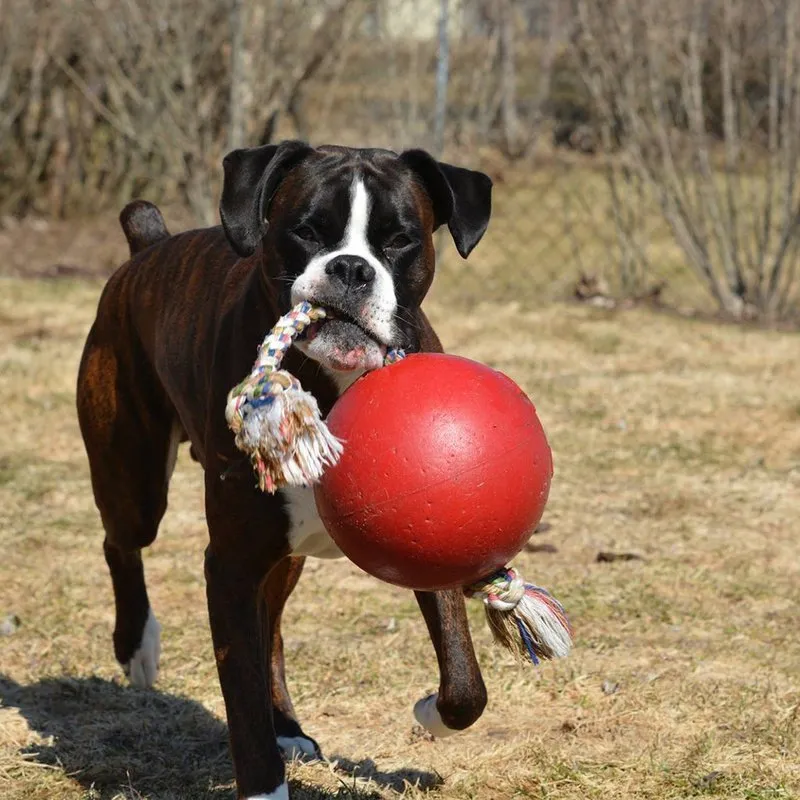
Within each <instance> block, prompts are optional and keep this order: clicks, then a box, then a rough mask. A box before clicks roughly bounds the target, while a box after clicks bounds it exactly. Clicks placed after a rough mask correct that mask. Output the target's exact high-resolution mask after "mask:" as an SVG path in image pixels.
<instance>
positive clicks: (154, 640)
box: [122, 608, 161, 689]
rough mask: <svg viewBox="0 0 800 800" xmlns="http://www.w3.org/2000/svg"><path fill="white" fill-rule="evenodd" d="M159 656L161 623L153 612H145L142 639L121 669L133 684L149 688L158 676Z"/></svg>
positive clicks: (140, 687) (150, 610)
mask: <svg viewBox="0 0 800 800" xmlns="http://www.w3.org/2000/svg"><path fill="white" fill-rule="evenodd" d="M160 657H161V625H160V623H159V621H158V620H157V619H156V618H155V615H154V614H153V609H152V608H151V609H149V610H148V612H147V621H146V622H145V624H144V630H143V631H142V641H141V643H140V644H139V647H138V648H137V650H136V652H135V653H134V654H133V658H131V660H130V661H129V662H128V663H127V664H124V665H123V667H122V668H123V670H124V671H125V674H126V675H127V676H128V680H129V681H130V682H131V684H132V685H133V686H136V687H138V688H139V689H149V688H150V687H151V686H152V685H153V684H154V683H155V682H156V678H157V677H158V663H159V659H160Z"/></svg>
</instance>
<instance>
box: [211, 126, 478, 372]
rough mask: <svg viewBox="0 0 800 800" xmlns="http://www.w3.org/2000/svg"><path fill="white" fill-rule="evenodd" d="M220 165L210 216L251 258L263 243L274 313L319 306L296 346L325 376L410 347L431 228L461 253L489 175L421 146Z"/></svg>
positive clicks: (264, 154) (290, 148)
mask: <svg viewBox="0 0 800 800" xmlns="http://www.w3.org/2000/svg"><path fill="white" fill-rule="evenodd" d="M224 167H225V181H224V186H223V192H222V201H221V203H220V215H221V217H222V224H223V226H224V228H225V233H226V234H227V236H228V239H229V241H230V243H231V245H232V247H233V248H234V250H236V252H237V253H239V255H241V256H249V255H251V254H252V253H253V252H255V250H256V248H257V247H258V246H259V245H262V247H263V268H264V269H265V270H266V272H267V275H268V277H269V278H270V279H271V280H273V281H275V283H276V287H277V292H278V297H279V299H280V307H281V311H282V312H285V311H287V310H288V309H289V308H290V306H292V305H294V304H296V303H298V302H300V301H302V300H308V301H310V302H312V303H314V304H317V305H321V306H323V307H325V308H326V309H327V310H328V312H329V316H328V318H327V319H326V320H324V321H323V322H322V323H319V324H317V325H314V326H312V328H311V329H309V331H308V334H307V335H306V337H305V338H304V339H303V340H302V341H301V342H298V347H300V349H301V350H303V352H304V353H305V354H306V355H308V356H309V357H310V358H313V359H315V360H316V361H319V362H320V363H322V364H323V365H325V366H327V367H330V368H332V369H335V370H341V371H352V370H359V371H363V370H365V369H373V368H375V367H378V366H380V365H381V364H382V362H383V356H384V355H385V353H386V351H387V349H388V348H404V349H406V350H410V351H413V350H415V349H416V346H417V342H416V333H417V326H418V323H417V320H418V310H419V307H420V304H421V303H422V300H423V298H424V297H425V294H426V293H427V291H428V289H429V287H430V285H431V281H432V280H433V271H434V260H435V258H434V246H433V232H434V231H435V230H436V229H437V228H438V227H439V226H440V225H447V226H448V228H449V229H450V233H451V234H452V236H453V240H454V241H455V244H456V248H457V249H458V252H459V253H460V254H461V255H462V257H464V258H466V257H467V256H468V255H469V253H470V252H471V251H472V249H473V248H474V247H475V245H477V244H478V242H479V241H480V239H481V237H482V236H483V234H484V232H485V231H486V227H487V225H488V223H489V215H490V212H491V190H492V182H491V180H490V179H489V177H488V176H486V175H484V174H483V173H482V172H475V171H473V170H468V169H462V168H460V167H454V166H451V165H450V164H444V163H441V162H438V161H436V160H435V159H433V158H432V157H431V156H430V155H428V154H427V153H426V152H424V151H422V150H409V151H406V152H404V153H402V154H400V155H398V154H397V153H393V152H391V151H388V150H355V149H350V148H345V147H332V146H325V147H319V148H312V147H310V146H309V145H307V144H304V143H302V142H293V141H290V142H284V143H282V144H279V145H265V146H263V147H256V148H252V149H247V150H236V151H234V152H233V153H230V154H229V155H228V156H227V157H226V158H225V161H224Z"/></svg>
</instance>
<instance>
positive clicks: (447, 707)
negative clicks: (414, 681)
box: [414, 589, 486, 736]
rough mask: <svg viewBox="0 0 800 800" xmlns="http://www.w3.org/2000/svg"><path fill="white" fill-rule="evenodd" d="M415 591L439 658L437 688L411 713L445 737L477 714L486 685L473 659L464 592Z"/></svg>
mask: <svg viewBox="0 0 800 800" xmlns="http://www.w3.org/2000/svg"><path fill="white" fill-rule="evenodd" d="M415 594H416V597H417V602H418V603H419V607H420V609H421V610H422V615H423V616H424V617H425V622H426V624H427V626H428V632H429V633H430V635H431V640H432V641H433V646H434V648H435V650H436V658H437V659H438V661H439V691H438V692H437V693H435V694H432V695H430V696H429V697H425V698H423V699H422V700H420V701H419V702H418V703H417V704H416V706H415V707H414V716H415V717H416V718H417V721H418V722H419V723H420V724H421V725H422V726H423V727H425V728H426V729H427V730H428V731H430V732H431V733H432V734H433V735H434V736H448V735H449V734H451V733H455V732H456V731H459V730H463V729H464V728H468V727H469V726H470V725H472V723H473V722H475V720H477V719H478V717H480V715H481V714H482V713H483V709H484V708H485V707H486V687H485V686H484V683H483V678H482V677H481V671H480V667H479V666H478V662H477V660H476V659H475V651H474V649H473V646H472V637H471V636H470V633H469V623H468V622H467V610H466V607H465V602H464V594H463V592H462V591H461V590H460V589H452V590H449V591H446V592H415Z"/></svg>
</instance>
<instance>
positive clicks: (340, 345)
mask: <svg viewBox="0 0 800 800" xmlns="http://www.w3.org/2000/svg"><path fill="white" fill-rule="evenodd" d="M349 199H350V209H349V214H348V218H347V227H346V228H345V230H344V236H343V237H342V239H341V241H339V242H337V243H336V245H335V247H334V248H333V249H332V250H330V249H327V248H325V249H323V250H321V251H320V252H317V253H316V254H315V255H314V256H313V257H312V258H311V260H310V261H309V262H308V264H307V265H306V266H305V268H304V269H303V271H302V273H301V274H300V275H299V276H298V277H297V278H296V279H295V280H294V281H293V283H292V286H291V302H292V305H295V304H297V303H299V302H301V301H303V300H308V301H310V302H312V303H314V304H318V305H322V306H324V307H325V308H326V309H327V310H328V312H329V319H326V320H325V321H323V322H321V323H318V324H316V325H314V326H313V328H312V329H311V330H310V331H309V333H308V335H307V336H306V338H305V339H304V340H303V341H301V342H298V347H299V348H300V349H301V350H302V351H303V352H304V353H305V354H306V355H307V356H309V357H310V358H313V359H314V360H315V361H319V362H321V363H322V364H324V365H326V366H329V367H332V368H333V369H334V370H337V371H356V372H362V371H364V370H368V369H376V368H377V367H380V366H381V364H382V363H383V358H384V356H385V355H386V350H387V348H388V347H389V346H391V345H392V343H393V342H394V341H395V338H396V333H397V331H396V329H395V314H396V312H397V296H396V294H395V287H394V280H393V278H392V274H391V272H390V270H389V267H388V265H387V264H386V263H385V262H384V261H382V260H381V258H380V257H379V256H378V255H377V254H376V253H375V251H374V250H373V248H372V246H371V245H370V242H369V238H368V232H369V223H370V212H371V210H372V207H373V202H372V198H371V197H370V194H369V191H368V190H367V187H366V184H365V182H364V179H363V178H362V177H361V176H360V175H356V176H355V177H354V178H353V180H352V183H351V185H350V198H349ZM303 233H304V231H302V229H301V230H300V231H299V234H300V235H301V236H302V235H303Z"/></svg>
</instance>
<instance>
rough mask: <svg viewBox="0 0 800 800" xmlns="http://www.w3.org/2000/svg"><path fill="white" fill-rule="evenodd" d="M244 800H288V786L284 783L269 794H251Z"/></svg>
mask: <svg viewBox="0 0 800 800" xmlns="http://www.w3.org/2000/svg"><path fill="white" fill-rule="evenodd" d="M245 800H289V784H288V783H287V782H286V781H284V782H283V783H282V784H281V785H280V786H279V787H278V788H277V789H276V790H275V791H274V792H270V793H269V794H253V795H250V797H246V798H245Z"/></svg>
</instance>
